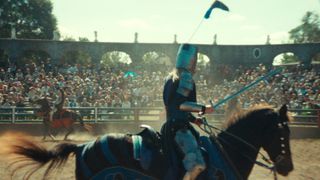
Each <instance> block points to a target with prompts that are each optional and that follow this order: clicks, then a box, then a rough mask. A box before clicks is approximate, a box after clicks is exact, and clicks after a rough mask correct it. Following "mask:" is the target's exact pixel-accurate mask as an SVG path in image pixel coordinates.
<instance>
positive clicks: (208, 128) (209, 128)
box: [199, 117, 288, 180]
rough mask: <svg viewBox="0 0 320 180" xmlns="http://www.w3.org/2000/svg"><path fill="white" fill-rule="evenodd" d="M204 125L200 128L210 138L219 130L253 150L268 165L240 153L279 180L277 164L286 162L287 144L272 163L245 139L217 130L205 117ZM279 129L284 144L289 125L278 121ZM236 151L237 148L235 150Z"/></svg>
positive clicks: (282, 145)
mask: <svg viewBox="0 0 320 180" xmlns="http://www.w3.org/2000/svg"><path fill="white" fill-rule="evenodd" d="M202 118H203V119H202V124H203V127H201V126H199V128H200V129H201V130H203V131H204V132H205V133H207V134H208V135H210V136H213V137H216V136H215V134H214V132H213V130H217V131H219V132H223V133H225V134H227V135H229V136H230V137H232V138H234V139H236V140H238V141H240V142H241V143H243V144H245V145H246V146H248V147H250V148H251V149H252V150H254V151H256V152H258V154H259V155H260V156H261V157H262V159H263V160H264V161H265V162H266V163H268V164H266V163H263V162H260V161H257V160H253V159H252V158H250V157H249V156H247V155H246V154H243V153H240V154H241V155H242V156H244V157H245V158H247V159H248V160H250V161H251V162H253V163H254V164H257V165H258V166H261V167H263V168H265V169H268V170H270V171H271V172H272V173H273V176H274V179H275V180H277V179H278V177H277V164H279V163H280V162H281V161H282V160H284V155H285V154H286V151H285V150H284V148H285V144H284V143H281V144H280V146H281V149H282V150H281V154H279V155H278V156H276V158H275V161H274V162H273V161H271V159H270V158H267V157H266V156H265V155H264V154H262V153H261V152H260V151H259V150H258V149H257V148H255V147H254V146H253V145H252V144H250V143H248V142H247V141H245V140H244V139H242V138H240V137H238V136H236V135H234V134H232V133H229V132H227V131H225V130H223V129H220V128H217V127H215V126H212V125H210V124H209V123H208V122H207V120H206V118H205V117H202ZM278 122H279V123H278V129H280V132H281V136H280V141H281V142H284V140H285V137H284V136H283V134H284V127H285V126H288V123H287V122H280V121H278ZM220 140H221V141H224V142H225V143H226V144H227V145H229V146H230V147H231V148H234V147H232V146H231V145H230V144H229V143H228V142H226V141H225V140H223V139H220ZM234 149H235V148H234Z"/></svg>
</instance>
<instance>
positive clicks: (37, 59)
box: [17, 49, 51, 67]
mask: <svg viewBox="0 0 320 180" xmlns="http://www.w3.org/2000/svg"><path fill="white" fill-rule="evenodd" d="M50 61H51V56H50V54H49V53H48V52H46V51H44V50H40V49H27V50H24V51H23V52H22V53H21V56H20V57H18V60H17V66H18V67H19V66H25V65H26V64H31V63H35V64H36V65H40V64H50Z"/></svg>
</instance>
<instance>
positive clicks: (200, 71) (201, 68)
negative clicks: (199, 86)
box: [195, 52, 212, 80]
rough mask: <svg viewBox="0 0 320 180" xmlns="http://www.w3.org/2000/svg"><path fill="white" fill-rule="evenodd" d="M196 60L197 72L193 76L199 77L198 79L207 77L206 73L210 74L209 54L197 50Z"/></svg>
mask: <svg viewBox="0 0 320 180" xmlns="http://www.w3.org/2000/svg"><path fill="white" fill-rule="evenodd" d="M197 56H198V62H197V73H196V77H195V78H199V80H204V79H208V78H210V77H208V74H210V69H211V67H212V63H211V62H210V61H211V60H210V58H209V56H207V55H206V54H203V53H201V52H198V54H197Z"/></svg>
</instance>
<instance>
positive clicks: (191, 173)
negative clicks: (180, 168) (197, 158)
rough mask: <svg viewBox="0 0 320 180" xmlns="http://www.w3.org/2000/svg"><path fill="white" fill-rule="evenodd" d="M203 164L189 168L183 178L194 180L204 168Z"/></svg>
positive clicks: (184, 179)
mask: <svg viewBox="0 0 320 180" xmlns="http://www.w3.org/2000/svg"><path fill="white" fill-rule="evenodd" d="M205 168H206V167H205V166H203V165H196V166H194V167H193V168H192V169H191V170H189V171H187V172H186V174H185V175H184V177H183V180H195V179H196V178H197V177H198V175H199V174H200V173H201V172H202V171H203V170H205Z"/></svg>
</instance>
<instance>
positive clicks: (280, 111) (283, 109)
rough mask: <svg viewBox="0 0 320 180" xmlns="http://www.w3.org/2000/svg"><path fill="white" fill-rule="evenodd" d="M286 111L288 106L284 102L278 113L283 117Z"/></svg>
mask: <svg viewBox="0 0 320 180" xmlns="http://www.w3.org/2000/svg"><path fill="white" fill-rule="evenodd" d="M287 112H288V106H287V105H286V104H283V105H282V106H281V108H280V110H279V114H280V116H282V117H285V116H286V115H287Z"/></svg>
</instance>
